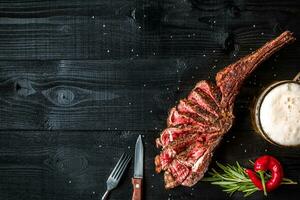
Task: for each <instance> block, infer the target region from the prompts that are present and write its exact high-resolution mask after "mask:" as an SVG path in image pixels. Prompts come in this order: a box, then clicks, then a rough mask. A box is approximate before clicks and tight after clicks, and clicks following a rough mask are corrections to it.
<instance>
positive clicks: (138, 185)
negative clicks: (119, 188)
mask: <svg viewBox="0 0 300 200" xmlns="http://www.w3.org/2000/svg"><path fill="white" fill-rule="evenodd" d="M143 162H144V147H143V141H142V137H141V135H139V137H138V139H137V141H136V144H135V155H134V175H133V178H132V185H133V194H132V200H141V199H142V184H143V166H144V163H143Z"/></svg>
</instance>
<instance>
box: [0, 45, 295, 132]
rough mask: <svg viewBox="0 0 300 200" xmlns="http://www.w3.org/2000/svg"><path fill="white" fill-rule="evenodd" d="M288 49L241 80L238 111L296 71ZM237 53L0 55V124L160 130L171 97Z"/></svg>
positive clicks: (181, 94)
mask: <svg viewBox="0 0 300 200" xmlns="http://www.w3.org/2000/svg"><path fill="white" fill-rule="evenodd" d="M291 51H292V48H288V49H286V50H283V51H282V52H281V53H280V54H277V56H274V57H272V58H271V59H270V60H269V61H268V62H266V63H265V64H263V66H261V68H260V69H258V70H257V72H255V74H254V75H253V76H252V77H251V78H250V79H249V81H248V82H247V83H246V84H245V85H244V87H243V89H242V91H241V95H240V97H239V98H238V102H237V105H236V107H237V108H239V109H242V111H240V110H239V109H236V110H237V111H236V112H237V115H238V116H239V112H241V113H242V115H243V118H244V117H245V116H246V117H248V118H249V111H248V108H249V107H250V105H251V102H252V100H253V98H254V97H255V96H256V95H258V94H259V91H260V88H261V87H262V86H263V85H267V84H269V83H271V82H272V81H273V80H282V79H291V78H292V77H293V76H295V74H296V73H297V72H298V71H299V68H298V67H297V63H298V60H288V61H287V60H285V59H282V58H285V57H286V55H287V54H288V53H289V52H291ZM219 58H220V57H219ZM221 59H222V58H221ZM234 59H236V58H234ZM234 59H226V57H224V58H223V60H220V61H218V62H215V60H214V59H207V58H203V57H202V58H199V59H177V60H172V59H169V60H165V59H157V60H154V59H152V60H127V61H124V60H123V61H109V60H107V61H100V60H90V61H69V60H63V61H18V62H15V61H1V62H0V91H1V93H0V115H1V116H3V117H2V119H1V121H0V129H1V130H5V129H23V130H24V129H26V130H50V129H52V130H115V129H116V130H157V129H162V128H164V127H165V121H166V118H167V114H168V110H169V109H170V108H171V107H172V106H174V105H175V104H176V101H178V100H179V99H180V98H184V97H185V96H186V95H187V93H188V92H189V91H190V90H191V88H192V87H193V86H194V84H195V83H196V82H197V81H199V80H203V79H212V80H213V79H214V76H215V73H216V72H217V71H218V70H220V69H222V68H223V65H224V64H223V63H231V62H233V61H234ZM249 129H251V127H250V128H249Z"/></svg>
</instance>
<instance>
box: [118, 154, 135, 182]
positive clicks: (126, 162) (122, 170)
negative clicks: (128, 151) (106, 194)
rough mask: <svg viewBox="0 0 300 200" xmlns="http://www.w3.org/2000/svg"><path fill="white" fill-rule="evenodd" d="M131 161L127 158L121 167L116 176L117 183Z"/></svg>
mask: <svg viewBox="0 0 300 200" xmlns="http://www.w3.org/2000/svg"><path fill="white" fill-rule="evenodd" d="M130 160H131V157H130V156H128V158H127V159H126V161H125V162H124V165H123V166H122V168H121V169H120V171H119V172H118V173H117V174H116V179H117V180H118V181H119V180H120V178H121V176H122V174H123V173H124V171H125V169H126V167H127V165H128V163H129V161H130Z"/></svg>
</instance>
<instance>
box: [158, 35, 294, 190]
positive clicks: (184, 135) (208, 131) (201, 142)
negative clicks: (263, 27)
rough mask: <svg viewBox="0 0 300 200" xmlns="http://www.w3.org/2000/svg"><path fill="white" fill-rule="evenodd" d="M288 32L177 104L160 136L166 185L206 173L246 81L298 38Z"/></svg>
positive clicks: (184, 182)
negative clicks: (251, 74)
mask: <svg viewBox="0 0 300 200" xmlns="http://www.w3.org/2000/svg"><path fill="white" fill-rule="evenodd" d="M294 40H295V38H294V37H293V36H292V33H291V32H289V31H286V32H284V33H282V34H281V35H280V36H279V37H277V38H276V39H274V40H272V41H270V42H268V43H266V44H265V45H264V46H263V47H261V48H260V49H258V50H257V51H255V52H254V53H252V54H250V55H248V56H245V57H243V58H241V59H240V60H238V61H237V62H235V63H233V64H231V65H229V66H227V67H225V68H224V69H223V70H222V71H220V72H218V73H217V76H216V85H215V84H213V83H211V82H209V81H205V80H204V81H200V82H198V83H197V84H196V86H195V87H194V89H193V90H192V91H191V92H190V94H189V95H188V97H187V98H185V99H182V100H180V102H179V104H178V105H177V106H175V107H173V108H172V109H171V110H170V112H169V116H168V119H167V126H168V127H167V128H166V129H165V130H163V131H162V133H161V135H160V137H159V138H157V139H156V145H157V147H158V148H161V149H162V150H161V152H160V154H159V155H157V156H156V157H155V167H156V172H158V173H159V172H161V171H164V180H165V187H166V188H174V187H176V186H178V185H184V186H193V185H194V184H196V183H197V182H198V181H199V180H200V179H201V178H202V177H203V176H204V173H205V172H206V170H207V168H208V165H209V163H210V161H211V158H212V155H213V152H214V149H215V147H216V146H217V145H218V144H219V142H220V141H221V139H222V137H223V135H224V134H225V133H226V132H228V130H229V129H230V128H231V126H232V123H233V119H234V115H233V106H234V100H235V97H236V96H237V94H238V92H239V89H240V87H241V85H242V83H243V81H244V80H245V79H246V78H247V77H248V76H249V74H250V73H251V72H252V71H253V70H254V69H255V68H256V67H257V66H258V65H259V64H260V63H261V62H263V61H264V60H266V59H267V58H269V57H270V56H271V55H272V54H273V53H275V52H276V51H278V50H279V49H281V48H282V47H283V46H284V45H286V44H288V43H290V42H292V41H294Z"/></svg>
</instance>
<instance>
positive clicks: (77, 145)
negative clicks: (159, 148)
mask: <svg viewBox="0 0 300 200" xmlns="http://www.w3.org/2000/svg"><path fill="white" fill-rule="evenodd" d="M139 134H143V141H144V147H145V155H146V157H145V164H144V166H145V170H144V174H145V177H144V197H145V199H168V198H170V199H184V200H188V199H213V200H214V199H216V200H217V199H227V198H228V196H227V195H226V194H225V193H223V192H222V191H221V190H220V189H219V188H218V187H215V186H212V185H210V184H209V183H203V182H200V183H198V184H197V185H196V186H195V187H193V188H186V187H179V188H176V189H174V190H165V189H163V187H164V186H163V181H162V179H163V177H162V175H161V174H160V175H157V174H155V172H154V170H153V169H154V166H153V156H154V155H155V153H156V152H155V151H156V149H155V147H154V144H153V141H154V139H155V137H156V136H158V132H153V131H151V132H140V131H139V132H136V131H102V132H99V131H90V132H80V131H72V132H70V131H41V132H39V131H26V132H19V131H10V132H7V131H0V147H1V148H0V155H1V156H0V162H1V166H0V180H1V181H0V192H1V193H0V194H1V198H3V199H65V200H71V199H99V196H100V195H101V194H102V193H103V192H104V191H105V189H106V188H105V180H106V178H107V176H108V175H109V173H110V171H111V170H112V168H113V166H114V165H115V164H116V162H117V160H118V159H119V157H120V156H121V154H122V152H124V151H125V152H128V153H130V154H131V155H132V156H133V152H134V145H135V141H136V138H137V137H138V135H139ZM249 141H251V142H249ZM253 144H255V145H253ZM266 151H267V152H266ZM264 153H268V154H271V155H276V157H278V159H279V160H280V161H281V162H282V163H283V165H284V169H285V171H286V176H288V177H290V178H293V179H294V180H296V181H299V180H300V176H299V173H298V171H299V170H300V166H299V162H298V160H297V158H299V156H300V152H299V151H298V150H293V149H279V148H277V147H274V146H273V145H270V144H267V143H266V142H264V141H263V140H262V139H261V138H260V137H259V136H258V135H256V134H255V133H254V132H249V131H248V132H244V131H243V130H240V129H239V128H238V127H237V128H235V129H234V130H232V131H231V132H229V133H228V134H227V135H226V136H225V138H224V140H223V141H222V144H221V145H220V147H219V149H218V150H217V152H216V156H215V157H214V159H215V160H218V161H219V162H229V163H234V162H235V160H239V161H240V162H241V163H242V164H243V165H246V163H247V162H248V159H254V158H255V157H256V156H257V155H259V154H264ZM215 160H214V161H215ZM132 175H133V163H131V164H130V167H129V170H127V171H126V173H125V176H124V178H123V179H122V181H121V183H120V186H119V187H118V188H117V189H116V190H114V191H113V192H112V193H111V198H110V199H130V198H131V195H132V185H131V177H132ZM208 191H209V192H208ZM298 191H299V186H283V187H281V188H279V189H278V190H276V191H275V192H274V193H272V194H270V195H269V198H271V199H283V198H284V197H285V195H286V194H287V193H289V195H290V197H291V198H290V199H296V198H292V197H296V195H297V194H298ZM212 194H214V195H212ZM240 198H241V195H239V194H236V195H234V196H233V197H232V199H240ZM249 199H264V197H263V195H262V194H259V193H257V194H255V195H254V196H252V198H249Z"/></svg>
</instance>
